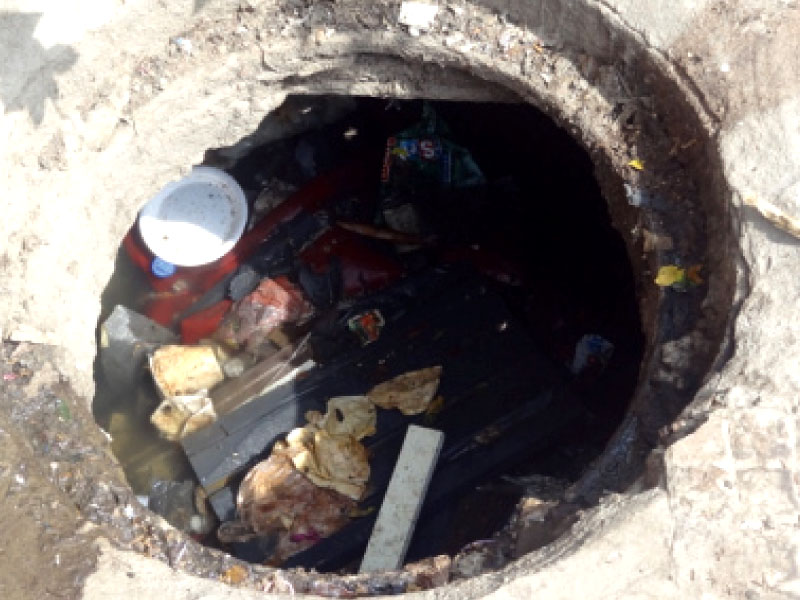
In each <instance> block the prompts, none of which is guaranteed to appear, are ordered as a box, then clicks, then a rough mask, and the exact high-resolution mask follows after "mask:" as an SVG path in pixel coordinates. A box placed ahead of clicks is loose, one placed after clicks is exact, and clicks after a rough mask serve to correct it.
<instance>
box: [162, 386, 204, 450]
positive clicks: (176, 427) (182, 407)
mask: <svg viewBox="0 0 800 600" xmlns="http://www.w3.org/2000/svg"><path fill="white" fill-rule="evenodd" d="M216 420H217V413H216V412H215V411H214V405H213V403H212V402H211V399H210V398H209V397H208V396H206V395H205V394H204V393H203V394H195V395H192V396H173V397H172V398H167V399H166V400H164V401H163V402H162V403H161V404H160V405H159V406H158V408H156V410H155V411H154V412H153V414H152V415H151V416H150V422H151V423H152V424H153V425H155V427H156V428H157V429H158V431H159V432H160V433H161V435H162V436H163V437H165V438H166V439H168V440H170V441H173V442H176V441H178V440H182V439H183V438H184V437H186V436H187V435H189V434H190V433H193V432H195V431H198V430H200V429H203V428H204V427H207V426H208V425H210V424H211V423H213V422H214V421H216Z"/></svg>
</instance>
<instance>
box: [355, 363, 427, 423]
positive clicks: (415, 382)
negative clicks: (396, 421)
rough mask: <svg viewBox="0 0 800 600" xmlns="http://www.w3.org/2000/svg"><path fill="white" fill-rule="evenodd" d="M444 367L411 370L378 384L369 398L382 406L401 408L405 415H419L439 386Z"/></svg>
mask: <svg viewBox="0 0 800 600" xmlns="http://www.w3.org/2000/svg"><path fill="white" fill-rule="evenodd" d="M441 375H442V367H440V366H437V367H428V368H425V369H419V370H418V371H409V372H408V373H403V374H402V375H398V376H397V377H395V378H394V379H390V380H389V381H385V382H383V383H381V384H379V385H376V386H375V387H374V388H372V389H371V390H370V391H369V392H368V393H367V398H369V400H370V401H372V402H373V403H375V405H376V406H379V407H380V408H385V409H387V410H389V409H392V408H397V409H400V412H402V413H403V414H404V415H418V414H420V413H422V412H425V410H426V409H427V408H428V405H429V404H430V403H431V400H433V398H434V396H435V395H436V390H437V388H438V387H439V378H440V377H441Z"/></svg>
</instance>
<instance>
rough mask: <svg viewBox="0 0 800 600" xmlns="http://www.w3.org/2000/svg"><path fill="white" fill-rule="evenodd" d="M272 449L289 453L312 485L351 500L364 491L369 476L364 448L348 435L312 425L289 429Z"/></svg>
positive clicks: (295, 464)
mask: <svg viewBox="0 0 800 600" xmlns="http://www.w3.org/2000/svg"><path fill="white" fill-rule="evenodd" d="M273 453H284V454H285V455H287V456H289V457H290V458H291V460H292V463H293V464H294V466H295V467H296V468H297V469H298V470H299V471H300V472H302V473H303V474H304V475H305V476H306V477H308V478H309V479H310V480H311V481H313V482H314V483H315V484H316V485H318V486H320V487H324V488H330V489H333V490H336V491H337V492H339V493H340V494H344V495H345V496H347V497H348V498H352V499H353V500H360V499H361V497H362V496H363V495H364V490H366V487H367V481H368V480H369V473H370V469H369V461H368V460H367V449H366V448H365V447H364V445H363V444H362V443H361V442H359V441H358V440H357V439H356V438H354V437H353V436H351V435H346V434H340V435H332V434H330V433H329V432H328V431H326V430H325V429H318V428H317V427H315V426H314V425H306V426H305V427H298V428H296V429H293V430H292V431H291V432H289V435H287V436H286V442H285V443H283V442H279V443H277V444H276V445H275V448H274V449H273Z"/></svg>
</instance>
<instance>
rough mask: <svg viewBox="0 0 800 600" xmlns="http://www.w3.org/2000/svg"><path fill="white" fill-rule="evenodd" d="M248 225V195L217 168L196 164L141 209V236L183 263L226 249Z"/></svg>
mask: <svg viewBox="0 0 800 600" xmlns="http://www.w3.org/2000/svg"><path fill="white" fill-rule="evenodd" d="M246 224H247V199H246V198H245V196H244V192H243V191H242V188H241V187H239V184H238V183H236V180H235V179H234V178H233V177H231V176H230V175H228V174H227V173H225V172H224V171H221V170H219V169H215V168H212V167H195V168H194V169H192V172H191V173H189V175H187V176H186V177H184V178H183V179H180V180H178V181H173V182H171V183H169V184H167V185H166V186H164V188H162V189H161V191H159V192H158V194H156V195H155V196H154V197H153V198H152V199H151V200H150V201H149V202H148V203H147V204H146V205H145V206H144V208H142V210H141V212H140V213H139V231H140V232H141V234H142V240H144V243H145V244H146V245H147V247H148V248H149V249H150V251H151V252H152V253H153V254H155V255H156V256H158V257H160V258H162V259H164V260H165V261H168V262H170V263H172V264H175V265H179V266H183V267H195V266H198V265H205V264H208V263H210V262H213V261H215V260H217V259H218V258H219V257H221V256H222V255H223V254H225V253H227V252H228V251H229V250H230V249H231V248H233V246H234V244H236V242H237V241H239V238H240V237H241V236H242V233H243V232H244V228H245V225H246Z"/></svg>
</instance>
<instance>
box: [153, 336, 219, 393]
mask: <svg viewBox="0 0 800 600" xmlns="http://www.w3.org/2000/svg"><path fill="white" fill-rule="evenodd" d="M150 371H151V372H152V374H153V380H154V381H155V382H156V386H157V387H158V390H159V392H160V393H161V395H162V396H163V397H164V398H172V397H173V396H184V395H189V394H196V393H198V392H200V391H201V390H208V389H211V388H212V387H214V386H215V385H216V384H218V383H219V382H220V381H222V380H223V379H225V375H224V374H223V372H222V368H221V367H220V366H219V362H218V361H217V354H216V352H215V350H214V348H212V347H211V346H178V345H169V346H162V347H161V348H159V349H158V350H156V351H155V352H153V355H152V356H151V357H150Z"/></svg>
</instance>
